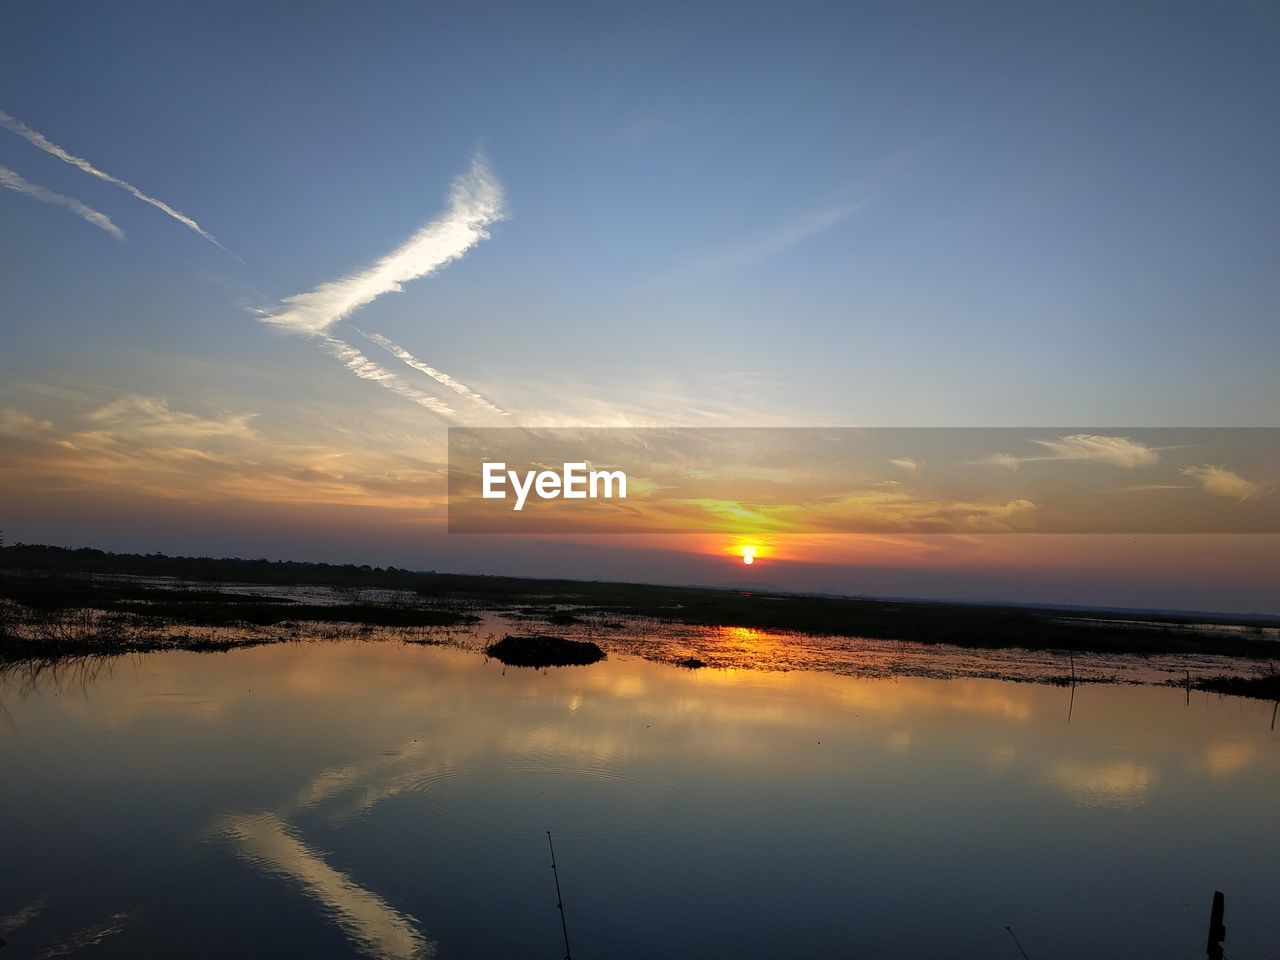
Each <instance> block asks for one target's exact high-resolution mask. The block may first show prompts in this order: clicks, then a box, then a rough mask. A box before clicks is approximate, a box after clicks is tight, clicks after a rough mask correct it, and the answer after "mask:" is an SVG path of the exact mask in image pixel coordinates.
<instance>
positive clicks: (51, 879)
mask: <svg viewBox="0 0 1280 960" xmlns="http://www.w3.org/2000/svg"><path fill="white" fill-rule="evenodd" d="M1071 697H1072V691H1070V690H1069V689H1065V688H1058V687H1051V686H1045V685H1039V684H1032V683H1011V682H1006V681H998V680H986V679H972V678H961V679H951V680H940V679H926V678H918V677H917V678H911V677H903V678H861V677H851V676H842V675H834V674H830V673H822V672H804V671H794V672H761V671H753V670H700V671H694V672H690V671H685V670H680V669H677V668H674V667H671V666H666V665H662V664H657V663H652V662H649V661H646V660H642V659H637V658H633V657H627V656H618V655H614V656H611V657H610V659H609V660H607V661H605V662H603V663H600V664H597V665H594V666H591V667H580V668H567V669H561V670H552V671H547V672H533V671H524V670H510V669H506V670H504V668H503V667H502V666H501V665H500V664H498V663H495V662H491V661H487V660H485V659H484V658H483V657H481V656H478V655H476V654H475V653H473V652H469V651H466V650H460V649H453V648H448V647H424V646H415V645H401V644H399V643H393V642H366V643H359V642H327V643H322V642H317V643H301V644H286V645H279V646H270V647H259V648H254V649H247V650H240V651H236V652H233V653H228V654H190V653H163V654H151V655H147V656H141V657H137V658H129V659H122V660H117V661H114V662H113V663H112V664H111V665H110V666H108V667H106V668H104V669H102V670H101V671H98V672H96V673H95V672H93V671H75V670H68V671H66V672H64V673H62V674H60V675H59V676H57V677H54V676H50V675H46V676H44V677H42V678H40V679H38V680H36V681H34V682H32V681H30V680H29V678H28V679H24V678H23V677H21V676H16V675H11V676H9V677H7V678H6V679H4V680H3V681H0V703H3V708H2V709H0V769H2V770H3V773H2V774H0V776H2V778H3V779H2V780H0V850H3V852H4V868H3V872H2V874H0V876H2V877H3V879H2V880H0V930H2V932H3V934H4V936H5V937H6V938H7V939H8V941H9V947H8V949H7V950H6V951H5V953H6V955H7V956H11V957H53V956H66V955H71V956H76V955H84V956H92V957H131V958H134V957H141V956H158V957H159V956H171V957H205V956H209V957H227V956H237V957H270V956H286V955H297V956H308V957H345V956H365V957H388V958H406V957H418V956H433V955H435V956H440V957H479V958H486V957H503V958H508V957H546V958H558V957H562V956H563V955H564V948H563V944H562V942H561V939H560V937H561V935H560V926H559V918H558V915H557V913H556V910H555V902H556V899H555V891H554V887H553V880H552V875H551V871H550V870H549V863H550V859H549V856H548V853H547V846H546V834H545V831H546V830H548V829H550V830H552V831H553V832H554V836H555V842H556V853H557V856H558V860H559V864H560V873H561V881H562V885H563V890H564V902H565V908H566V914H567V918H568V923H569V933H570V937H571V944H572V949H573V955H574V957H575V958H578V960H589V958H593V957H594V958H614V960H616V958H625V957H644V958H652V957H659V956H691V957H729V956H740V957H783V956H790V957H834V956H886V957H892V956H898V957H913V958H931V957H939V958H941V957H948V958H952V957H957V956H982V957H995V958H999V957H1009V958H1012V960H1017V957H1018V954H1017V950H1016V948H1015V947H1014V945H1013V943H1012V941H1011V940H1010V938H1009V935H1008V933H1007V932H1006V930H1005V925H1006V924H1012V925H1013V927H1014V929H1015V930H1016V932H1017V934H1018V937H1019V938H1020V939H1021V941H1022V943H1023V945H1024V946H1025V947H1026V949H1027V951H1028V953H1029V954H1030V956H1031V957H1033V958H1034V960H1049V958H1055V957H1061V958H1067V957H1070V958H1078V957H1081V956H1091V957H1124V958H1131V957H1139V956H1162V957H1188V958H1191V957H1198V956H1203V949H1204V947H1203V944H1204V935H1205V929H1206V926H1207V915H1208V910H1209V902H1210V897H1211V895H1212V892H1213V890H1214V889H1215V888H1218V889H1222V890H1224V891H1225V892H1226V894H1227V927H1228V930H1229V938H1228V940H1227V944H1226V945H1227V951H1228V954H1229V955H1230V956H1233V957H1236V958H1240V957H1264V956H1265V957H1270V956H1274V955H1275V953H1276V945H1277V944H1280V911H1277V909H1276V891H1277V889H1280V867H1277V864H1278V863H1280V822H1278V818H1277V811H1278V810H1280V741H1278V739H1277V737H1278V735H1277V733H1275V732H1274V731H1273V730H1272V729H1271V723H1272V705H1271V704H1267V703H1258V702H1251V701H1246V700H1240V699H1234V698H1219V697H1217V696H1211V695H1205V694H1195V693H1193V694H1192V695H1191V699H1190V704H1189V705H1188V703H1187V699H1186V695H1185V693H1184V692H1183V691H1181V690H1177V689H1169V688H1160V687H1134V686H1101V685H1088V686H1081V687H1078V688H1076V690H1075V691H1074V701H1072V700H1071ZM1069 714H1070V717H1069V719H1068V716H1069Z"/></svg>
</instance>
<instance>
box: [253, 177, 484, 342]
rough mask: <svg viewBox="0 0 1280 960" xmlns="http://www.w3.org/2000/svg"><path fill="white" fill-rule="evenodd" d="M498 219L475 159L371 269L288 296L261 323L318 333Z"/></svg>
mask: <svg viewBox="0 0 1280 960" xmlns="http://www.w3.org/2000/svg"><path fill="white" fill-rule="evenodd" d="M502 215H503V214H502V187H501V186H500V185H499V183H498V181H497V180H496V179H494V176H493V174H492V173H491V172H490V171H489V166H488V164H487V163H485V160H484V157H482V156H479V155H477V156H476V157H475V158H474V159H473V160H472V161H471V169H470V170H469V171H468V172H467V173H466V174H465V175H463V176H461V177H459V178H458V179H457V180H456V181H455V182H454V185H453V190H452V192H451V194H450V197H449V209H448V210H447V211H445V212H444V213H443V214H442V215H441V216H439V217H437V218H436V219H434V220H432V221H431V222H430V223H428V224H426V225H425V226H424V227H422V229H420V230H419V231H418V232H417V233H415V234H414V235H413V236H412V237H410V238H409V239H408V240H407V241H406V242H405V243H403V244H402V245H400V246H399V247H397V248H396V249H395V250H393V251H391V253H389V254H387V255H386V256H384V257H382V258H381V259H380V260H378V261H377V262H376V263H375V264H373V266H371V267H368V268H367V269H365V270H361V271H360V272H358V273H353V274H351V275H350V276H348V277H343V278H342V279H341V280H332V281H330V282H328V283H323V284H321V285H320V286H318V287H316V288H315V289H314V290H311V291H308V292H307V293H299V294H297V295H295V296H292V297H287V298H286V299H285V301H284V309H282V310H279V311H278V312H275V313H267V314H266V315H265V316H263V317H262V320H263V322H264V323H271V324H275V325H277V326H280V327H284V328H286V329H288V330H293V331H295V332H298V333H309V334H312V335H316V336H320V335H323V334H325V333H327V332H328V331H329V328H330V327H332V326H333V325H334V324H335V323H337V322H338V321H339V320H341V319H343V318H344V317H349V316H351V314H353V313H355V312H356V311H357V310H359V309H360V308H361V307H364V306H367V305H368V304H370V303H372V302H373V301H374V300H376V299H377V298H378V297H380V296H382V295H383V294H386V293H397V292H399V291H400V290H403V289H404V284H406V283H408V282H410V281H411V280H417V279H420V278H421V277H425V276H426V275H427V274H429V273H434V272H435V271H436V270H439V269H440V268H441V267H443V266H444V265H446V264H448V263H451V262H452V261H454V260H457V259H458V258H459V257H461V256H463V255H464V254H465V253H466V252H467V251H468V250H470V249H471V248H472V247H474V246H475V245H476V244H477V243H479V242H480V241H481V240H485V239H487V238H488V236H489V233H488V230H487V229H486V228H487V227H488V226H489V225H490V224H492V223H494V222H496V221H498V220H501V219H502Z"/></svg>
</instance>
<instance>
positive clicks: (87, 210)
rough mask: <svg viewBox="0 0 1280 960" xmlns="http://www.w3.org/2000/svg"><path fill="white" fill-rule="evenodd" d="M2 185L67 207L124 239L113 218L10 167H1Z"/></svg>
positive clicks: (42, 201)
mask: <svg viewBox="0 0 1280 960" xmlns="http://www.w3.org/2000/svg"><path fill="white" fill-rule="evenodd" d="M0 186H4V187H8V188H9V189H10V190H15V191H17V192H18V193H20V194H22V195H23V196H26V197H30V198H31V199H32V200H39V201H40V202H41V203H52V204H54V205H56V206H60V207H66V208H67V209H68V210H70V211H71V212H72V213H74V214H75V215H76V216H78V217H80V218H81V219H83V220H87V221H88V222H89V223H92V224H93V225H94V226H95V227H97V228H98V229H99V230H105V231H106V232H107V233H109V234H111V235H112V236H113V237H115V238H116V239H117V240H123V239H124V231H123V230H121V229H120V228H119V227H117V226H116V225H115V224H114V223H112V222H111V218H110V217H108V216H107V215H106V214H105V213H100V212H98V211H97V210H95V209H93V207H90V206H86V205H85V204H83V203H81V202H80V201H79V200H77V199H75V197H64V196H63V195H62V194H60V193H54V192H53V191H52V190H47V189H45V188H44V187H42V186H39V185H38V184H34V183H31V182H30V181H28V180H24V179H23V178H22V177H21V176H19V175H18V174H17V173H15V172H14V171H12V170H10V169H9V168H8V167H0Z"/></svg>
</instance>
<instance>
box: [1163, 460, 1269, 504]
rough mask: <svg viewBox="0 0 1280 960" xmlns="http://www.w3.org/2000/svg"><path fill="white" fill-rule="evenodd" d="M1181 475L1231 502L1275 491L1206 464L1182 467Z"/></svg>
mask: <svg viewBox="0 0 1280 960" xmlns="http://www.w3.org/2000/svg"><path fill="white" fill-rule="evenodd" d="M1181 473H1182V474H1183V475H1184V476H1188V477H1190V478H1191V479H1192V480H1195V481H1197V482H1198V483H1199V484H1200V486H1202V487H1204V489H1205V492H1206V493H1212V494H1214V495H1215V496H1219V497H1230V498H1231V499H1232V500H1238V501H1239V502H1241V503H1244V502H1245V501H1246V500H1253V499H1254V498H1255V497H1261V496H1265V495H1266V494H1268V493H1271V492H1272V491H1273V490H1274V489H1275V486H1274V485H1273V484H1266V483H1255V482H1253V481H1252V480H1246V479H1245V478H1244V477H1242V476H1240V474H1238V473H1233V472H1232V471H1230V470H1228V469H1227V468H1226V467H1221V466H1213V465H1212V464H1208V463H1202V464H1198V465H1196V466H1192V467H1183V468H1182V470H1181Z"/></svg>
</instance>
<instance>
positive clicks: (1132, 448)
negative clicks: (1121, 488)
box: [1031, 433, 1160, 470]
mask: <svg viewBox="0 0 1280 960" xmlns="http://www.w3.org/2000/svg"><path fill="white" fill-rule="evenodd" d="M1031 442H1032V443H1034V444H1037V445H1039V446H1041V447H1044V448H1045V449H1046V450H1048V451H1049V456H1048V458H1047V459H1050V460H1090V461H1093V462H1094V463H1105V464H1109V465H1110V466H1113V467H1123V468H1124V469H1126V470H1132V469H1133V468H1134V467H1149V466H1151V465H1153V464H1154V463H1156V462H1157V461H1158V460H1159V459H1160V454H1159V453H1157V452H1156V451H1155V450H1153V449H1151V448H1150V447H1148V446H1147V445H1146V444H1145V443H1141V442H1140V441H1137V440H1131V439H1130V438H1129V437H1106V436H1099V435H1097V434H1092V433H1073V434H1071V435H1070V436H1066V437H1058V438H1057V439H1056V440H1032V441H1031Z"/></svg>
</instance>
